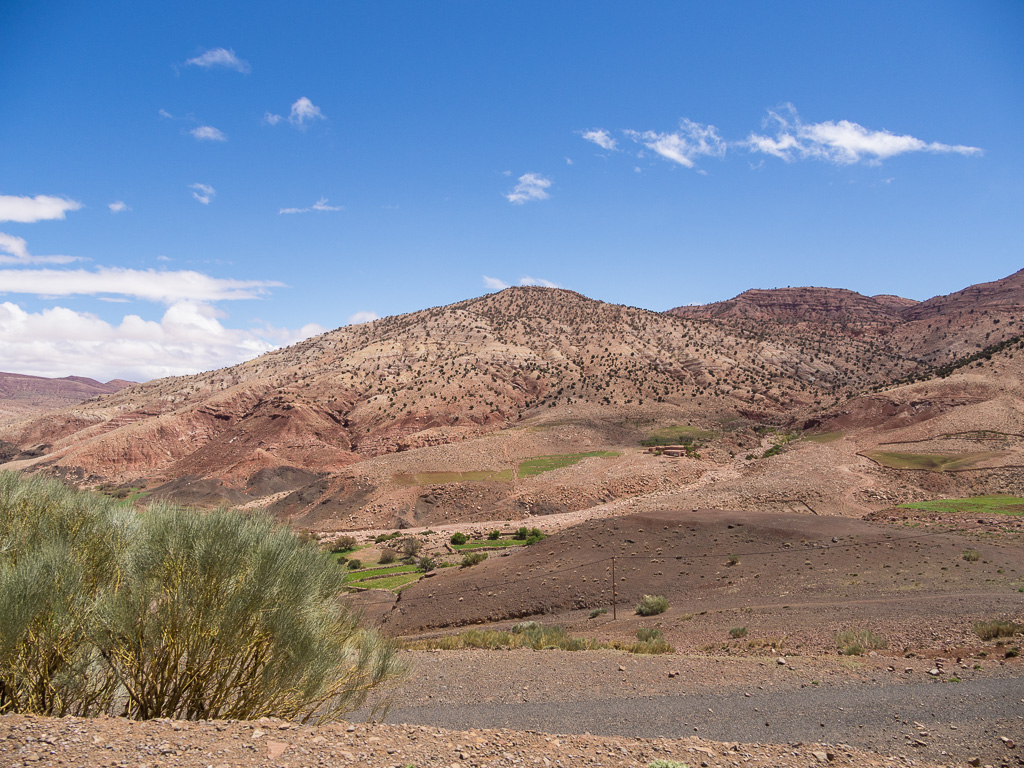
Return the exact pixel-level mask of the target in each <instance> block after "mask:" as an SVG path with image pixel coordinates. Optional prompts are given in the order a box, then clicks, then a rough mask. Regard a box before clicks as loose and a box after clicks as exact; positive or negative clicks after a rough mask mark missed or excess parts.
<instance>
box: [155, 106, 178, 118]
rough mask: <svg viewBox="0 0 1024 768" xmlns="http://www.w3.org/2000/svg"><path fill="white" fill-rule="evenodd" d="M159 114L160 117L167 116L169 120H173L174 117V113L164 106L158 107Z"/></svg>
mask: <svg viewBox="0 0 1024 768" xmlns="http://www.w3.org/2000/svg"><path fill="white" fill-rule="evenodd" d="M157 114H159V115H160V117H162V118H165V119H167V120H173V119H174V115H172V114H171V113H170V112H168V111H167V110H166V109H163V108H161V109H158V110H157Z"/></svg>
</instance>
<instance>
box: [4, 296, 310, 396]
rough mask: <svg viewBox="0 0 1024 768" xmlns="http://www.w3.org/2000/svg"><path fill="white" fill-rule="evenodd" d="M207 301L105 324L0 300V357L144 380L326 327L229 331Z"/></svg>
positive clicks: (15, 365) (35, 367) (23, 367)
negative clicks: (156, 317)
mask: <svg viewBox="0 0 1024 768" xmlns="http://www.w3.org/2000/svg"><path fill="white" fill-rule="evenodd" d="M223 318H224V314H223V313H222V312H220V311H218V310H217V309H216V308H214V307H211V306H210V305H208V304H204V303H202V302H196V301H181V302H177V303H175V304H173V305H171V306H170V307H168V308H167V310H166V311H165V312H164V313H163V316H162V317H161V318H160V320H159V321H154V320H144V319H143V318H141V317H140V316H138V315H135V314H129V315H125V316H124V317H123V318H122V319H121V321H120V322H118V323H108V322H106V321H104V320H102V319H100V318H99V317H97V316H96V315H93V314H91V313H88V312H79V311H76V310H73V309H68V308H66V307H59V306H57V307H51V308H49V309H44V310H42V311H39V312H28V311H25V310H24V309H22V308H21V307H20V306H18V305H17V304H15V303H13V302H7V301H5V302H0V358H2V359H3V360H4V362H5V364H6V365H8V366H9V367H10V368H11V369H12V370H17V371H19V372H22V373H27V374H31V375H36V376H67V375H69V374H78V375H85V376H92V377H94V378H97V379H101V380H104V381H105V380H109V379H114V378H124V379H130V380H134V381H146V380H148V379H153V378H159V377H162V376H180V375H185V374H190V373H199V372H201V371H209V370H213V369H215V368H221V367H223V366H225V365H232V364H234V363H240V362H242V361H244V360H249V359H252V358H254V357H257V356H258V355H261V354H264V353H265V352H268V351H270V350H271V349H273V348H274V347H276V346H277V345H282V344H293V343H295V342H297V341H301V340H302V339H305V338H308V337H309V336H312V335H314V334H316V333H322V332H323V330H324V329H323V328H322V327H320V326H319V325H316V324H310V325H307V326H303V327H302V328H300V329H297V330H289V329H286V328H270V327H265V328H247V329H246V328H229V327H226V326H225V325H224V323H223V322H222V321H223Z"/></svg>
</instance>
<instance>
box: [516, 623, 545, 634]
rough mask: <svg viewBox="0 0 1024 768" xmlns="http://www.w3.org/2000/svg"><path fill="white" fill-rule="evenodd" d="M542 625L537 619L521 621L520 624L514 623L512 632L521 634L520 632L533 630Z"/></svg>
mask: <svg viewBox="0 0 1024 768" xmlns="http://www.w3.org/2000/svg"><path fill="white" fill-rule="evenodd" d="M539 627H540V624H538V623H537V622H536V621H520V622H519V623H518V624H513V625H512V632H513V633H514V634H519V633H520V632H531V631H533V630H535V629H537V628H539Z"/></svg>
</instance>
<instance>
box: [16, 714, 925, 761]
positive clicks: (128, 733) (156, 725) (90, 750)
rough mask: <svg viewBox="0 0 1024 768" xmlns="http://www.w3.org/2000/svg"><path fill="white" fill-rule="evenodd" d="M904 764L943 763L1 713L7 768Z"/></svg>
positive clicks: (381, 728) (795, 747)
mask: <svg viewBox="0 0 1024 768" xmlns="http://www.w3.org/2000/svg"><path fill="white" fill-rule="evenodd" d="M656 760H670V761H678V762H681V763H684V764H687V765H689V766H693V767H694V768H696V766H702V767H705V768H718V767H719V766H734V765H740V764H742V765H746V766H764V767H765V768H768V766H771V767H772V768H798V767H799V768H805V767H806V766H811V765H823V764H829V765H833V766H851V767H853V766H858V767H860V768H880V767H881V766H886V767H888V766H905V765H908V764H913V765H916V766H921V767H922V768H928V766H937V765H940V764H941V763H932V762H928V761H925V760H920V759H915V760H914V761H913V763H909V762H908V761H907V760H906V759H905V758H902V757H899V756H891V757H889V756H880V755H875V754H871V753H869V752H867V751H864V750H860V749H856V748H853V747H850V746H848V745H821V744H781V745H773V744H739V743H732V744H723V743H718V742H713V741H706V740H703V739H699V738H695V737H693V738H686V739H626V738H616V737H606V736H588V735H562V736H556V735H548V734H543V733H536V732H524V731H513V730H507V729H495V730H487V729H472V730H466V731H451V730H445V729H442V728H435V727H430V726H418V725H382V724H378V725H362V724H346V723H340V724H332V725H327V726H321V727H309V726H300V725H295V724H291V723H285V722H282V721H279V720H275V719H262V720H259V721H256V722H200V723H191V722H190V723H183V722H178V721H169V720H159V721H149V722H141V723H137V722H132V721H128V720H121V719H109V718H101V719H95V720H84V719H79V718H63V719H49V718H34V717H25V716H20V715H8V716H5V717H0V764H2V765H5V766H9V768H36V767H37V766H38V767H39V768H42V767H43V766H47V767H49V766H57V765H72V766H81V768H101V767H106V766H119V767H122V766H123V767H126V768H127V767H128V766H131V767H132V768H135V767H136V766H138V768H143V767H145V768H171V767H172V766H173V767H175V768H178V767H180V768H193V767H195V768H200V767H202V768H208V767H212V768H239V767H243V766H245V767H248V766H280V767H281V768H301V767H302V766H374V768H384V767H385V766H387V767H389V768H390V766H396V767H397V768H402V767H403V766H409V765H413V766H416V767H417V768H435V767H436V768H456V767H457V768H468V767H469V766H514V765H524V766H525V765H543V766H545V767H546V768H548V767H549V766H552V765H559V766H566V767H568V766H630V767H641V768H642V767H643V766H648V765H650V764H651V763H652V762H654V761H656Z"/></svg>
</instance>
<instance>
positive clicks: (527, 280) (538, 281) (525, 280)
mask: <svg viewBox="0 0 1024 768" xmlns="http://www.w3.org/2000/svg"><path fill="white" fill-rule="evenodd" d="M519 284H520V285H539V286H541V287H542V288H561V287H562V286H560V285H559V284H558V283H553V282H551V281H550V280H545V279H544V278H542V277H530V276H529V275H527V276H524V277H521V278H519Z"/></svg>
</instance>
